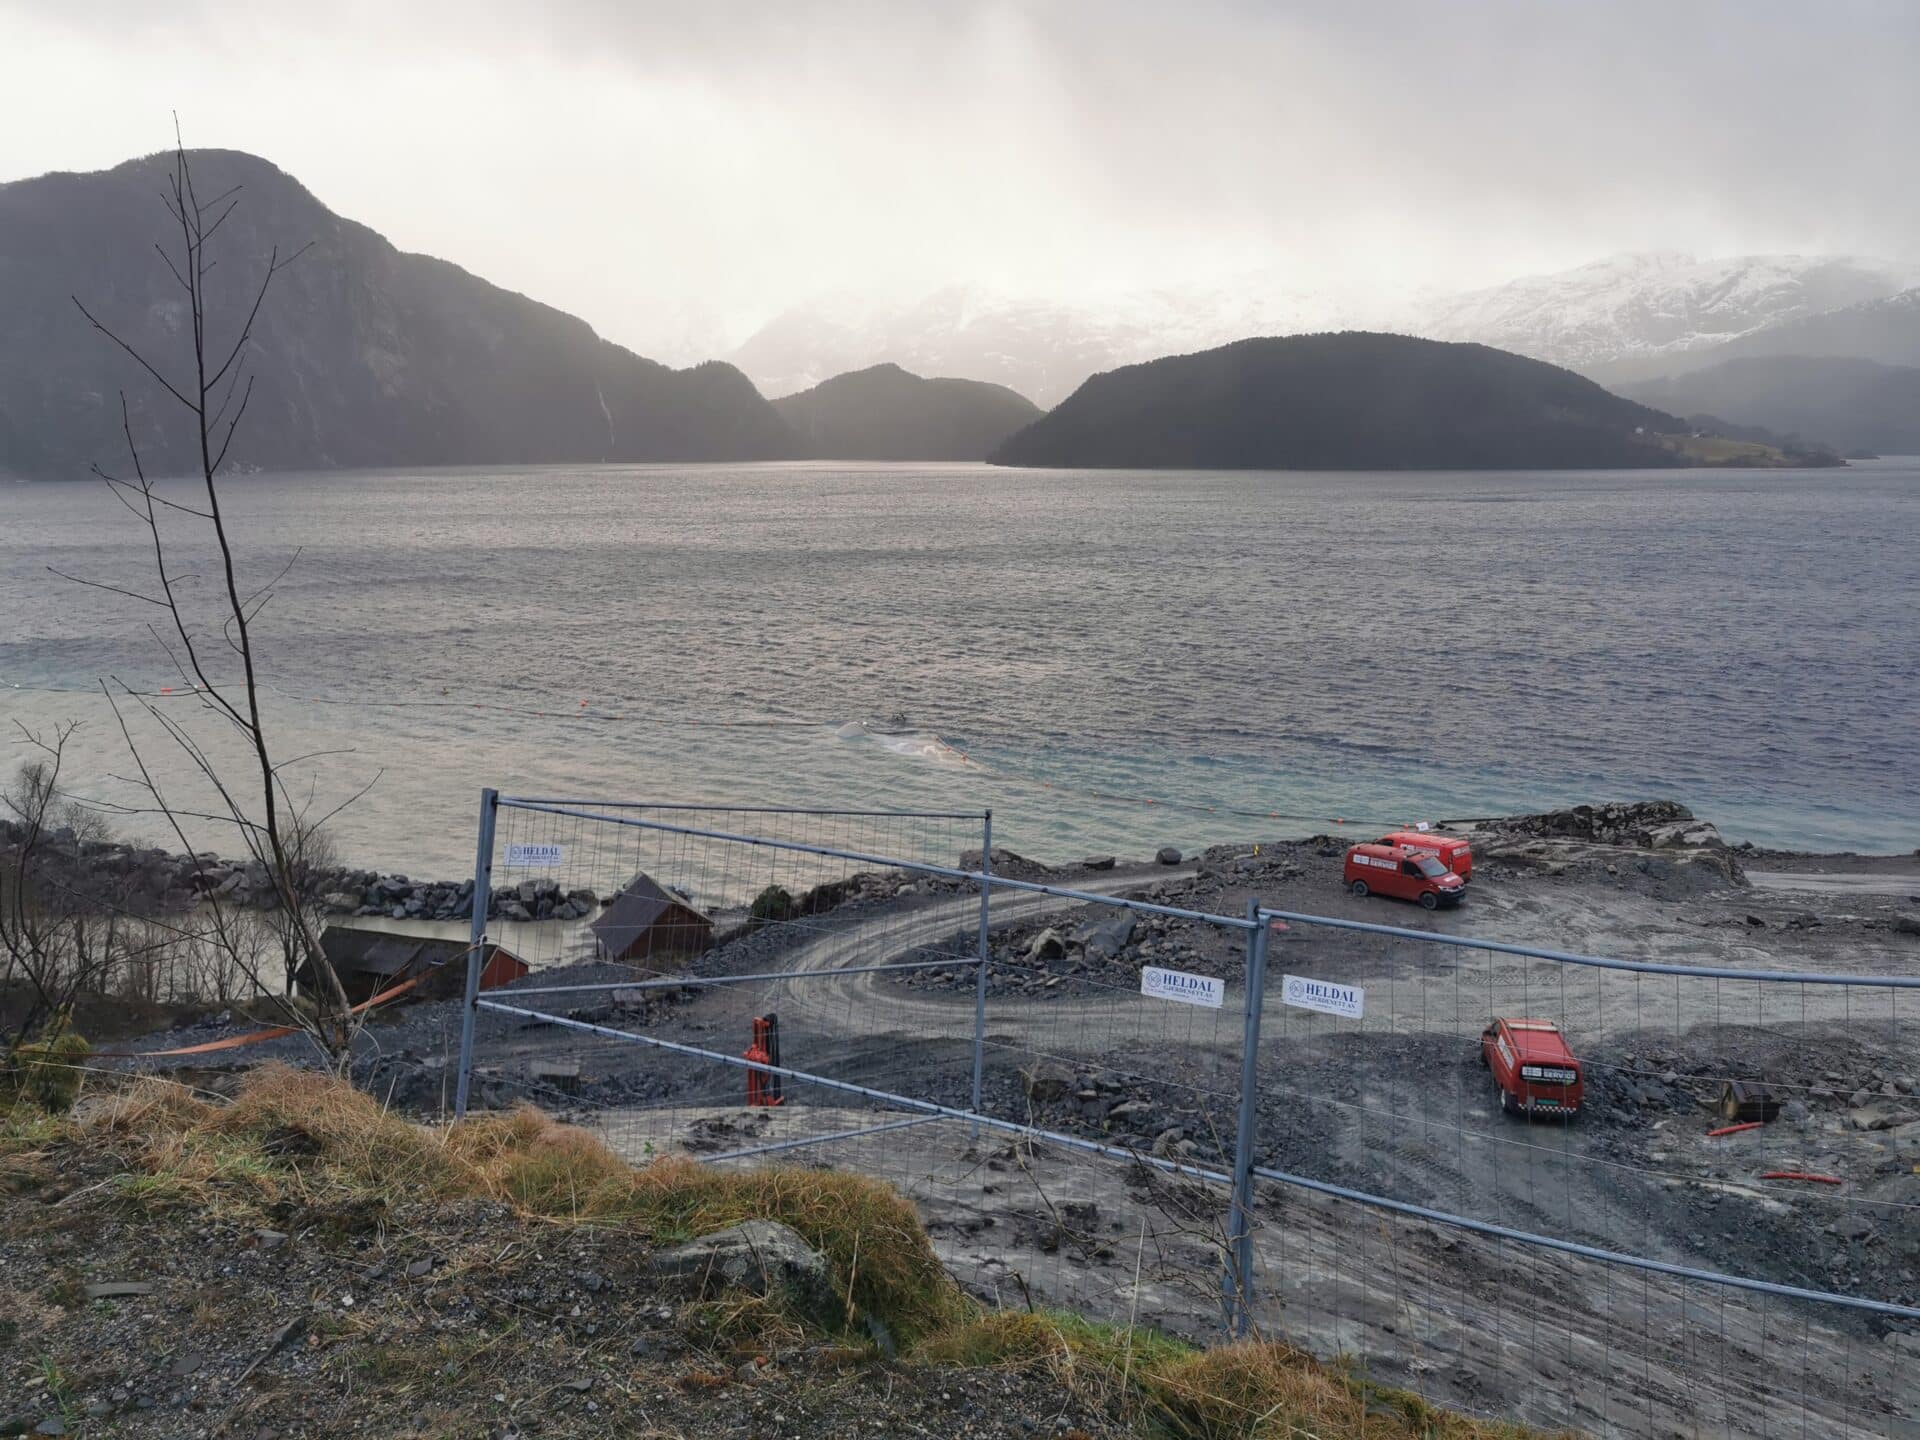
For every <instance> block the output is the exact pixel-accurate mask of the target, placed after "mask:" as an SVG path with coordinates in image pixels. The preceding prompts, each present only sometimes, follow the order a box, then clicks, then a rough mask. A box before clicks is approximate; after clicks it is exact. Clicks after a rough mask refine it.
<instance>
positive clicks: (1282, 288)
mask: <svg viewBox="0 0 1920 1440" xmlns="http://www.w3.org/2000/svg"><path fill="white" fill-rule="evenodd" d="M1390 306H1391V302H1390V301H1381V302H1378V303H1376V304H1370V305H1369V307H1368V308H1366V309H1365V310H1364V311H1362V310H1360V309H1357V308H1355V307H1353V306H1351V305H1348V304H1343V303H1342V302H1341V301H1339V300H1338V299H1337V298H1335V297H1333V296H1330V295H1327V294H1323V293H1317V292H1314V291H1311V290H1301V289H1298V288H1296V287H1292V286H1289V285H1288V284H1287V283H1285V281H1284V278H1283V277H1276V276H1273V275H1248V276H1242V277H1239V278H1238V279H1237V280H1236V281H1235V282H1233V283H1231V284H1226V285H1217V286H1210V287H1185V288H1176V287H1166V288H1160V289H1153V290H1145V291H1132V292H1125V293H1115V294H1109V295H1106V296H1103V297H1100V298H1098V299H1088V300H1075V301H1061V300H1055V299H1043V298H1039V297H1035V296H1031V295H1020V294H1015V293H1011V292H1007V291H1001V290H994V289H990V288H987V287H984V286H978V285H951V286H947V287H946V288H944V289H941V290H938V291H935V292H934V293H933V294H931V295H927V296H925V297H923V298H921V299H919V300H916V301H912V302H910V303H904V304H891V303H876V302H871V301H863V300H859V299H856V298H854V297H851V296H846V295H829V296H823V297H819V298H817V299H815V300H812V301H810V302H808V303H807V304H804V305H800V306H797V307H795V308H793V309H791V310H787V311H785V312H783V313H782V314H780V315H778V316H776V317H775V318H774V319H773V320H771V321H769V322H768V323H767V324H766V325H764V326H763V327H761V329H760V330H759V331H757V332H756V333H755V334H754V335H753V336H751V337H750V338H749V339H748V340H747V341H746V342H745V343H744V344H742V345H741V346H740V347H739V348H738V349H736V350H735V351H734V352H733V353H732V355H731V356H729V358H730V359H731V360H732V362H733V363H734V364H736V365H738V366H739V367H740V368H741V369H742V370H744V371H746V373H747V374H748V375H750V376H752V377H753V379H754V382H755V383H756V384H757V385H759V386H760V387H761V389H762V390H763V391H765V392H766V393H767V394H769V395H787V394H791V393H793V392H795V391H798V390H804V389H806V388H807V387H809V386H812V385H817V384H819V383H820V382H821V381H822V380H824V379H826V378H827V377H828V376H830V375H837V374H839V373H841V372H843V371H847V370H860V369H864V368H866V367H868V366H871V365H877V364H883V363H890V364H895V365H899V366H901V367H902V368H904V369H906V370H908V371H910V372H912V373H914V374H916V375H952V376H958V377H960V378H962V379H967V380H983V381H986V382H989V383H991V384H995V385H1004V386H1006V387H1007V388H1009V389H1011V390H1015V391H1017V392H1019V393H1020V394H1022V395H1030V396H1032V397H1033V399H1034V400H1035V401H1036V402H1037V403H1038V404H1040V405H1041V406H1043V407H1044V406H1048V405H1055V404H1058V403H1059V402H1060V401H1061V400H1062V399H1064V398H1065V397H1066V396H1068V395H1070V394H1072V393H1073V391H1074V390H1075V389H1076V388H1077V387H1078V386H1079V385H1080V383H1081V382H1082V381H1083V380H1085V379H1086V378H1087V377H1088V376H1089V375H1093V374H1096V373H1098V372H1100V371H1103V370H1112V369H1114V368H1116V367H1118V366H1121V365H1132V364H1137V363H1138V362H1140V361H1142V360H1152V359H1156V358H1158V357H1159V356H1162V355H1174V354H1185V353H1188V352H1191V351H1194V350H1203V349H1206V348H1208V347H1209V346H1214V345H1223V344H1225V343H1227V342H1228V341H1230V340H1238V339H1241V338H1243V337H1245V336H1248V335H1273V334H1282V333H1287V332H1290V331H1296V330H1302V329H1315V330H1325V329H1329V328H1339V327H1343V326H1353V325H1359V324H1363V323H1372V322H1373V321H1375V320H1376V318H1378V317H1379V316H1381V315H1384V314H1385V313H1386V312H1387V310H1388V309H1389V308H1390Z"/></svg>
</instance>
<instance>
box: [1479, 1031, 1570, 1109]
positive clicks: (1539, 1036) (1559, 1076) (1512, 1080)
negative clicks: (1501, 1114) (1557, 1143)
mask: <svg viewBox="0 0 1920 1440" xmlns="http://www.w3.org/2000/svg"><path fill="white" fill-rule="evenodd" d="M1480 1063H1481V1064H1482V1065H1484V1066H1486V1067H1487V1068H1488V1069H1489V1070H1491V1071H1492V1072H1493V1086H1494V1091H1495V1093H1497V1094H1498V1095H1499V1097H1500V1108H1501V1109H1502V1110H1504V1111H1506V1112H1507V1113H1508V1114H1509V1115H1559V1116H1564V1117H1565V1118H1567V1119H1572V1118H1573V1117H1574V1116H1575V1115H1577V1114H1579V1113H1580V1098H1581V1093H1582V1084H1581V1079H1580V1062H1579V1061H1578V1060H1576V1059H1574V1058H1573V1052H1572V1051H1571V1050H1569V1049H1568V1048H1567V1042H1566V1040H1565V1038H1564V1037H1563V1036H1562V1035H1561V1034H1560V1027H1559V1026H1558V1025H1556V1024H1554V1023H1553V1021H1551V1020H1502V1019H1498V1018H1496V1019H1495V1020H1493V1021H1492V1023H1490V1024H1489V1025H1488V1026H1487V1028H1486V1029H1485V1030H1483V1031H1482V1032H1481V1033H1480Z"/></svg>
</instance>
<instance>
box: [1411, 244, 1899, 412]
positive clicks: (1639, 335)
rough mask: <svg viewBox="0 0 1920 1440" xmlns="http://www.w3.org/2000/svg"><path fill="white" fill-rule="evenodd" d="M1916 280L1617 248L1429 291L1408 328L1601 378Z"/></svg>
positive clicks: (1834, 262) (1654, 369)
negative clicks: (1468, 287) (1587, 259)
mask: <svg viewBox="0 0 1920 1440" xmlns="http://www.w3.org/2000/svg"><path fill="white" fill-rule="evenodd" d="M1915 283H1920V273H1916V270H1915V267H1913V266H1901V265H1897V264H1893V263H1890V262H1886V261H1878V260H1862V259H1851V258H1844V257H1842V258H1834V257H1826V256H1804V255H1743V256H1738V257H1736V258H1733V259H1722V260H1699V259H1695V258H1694V257H1693V256H1690V255H1676V254H1666V253H1655V254H1639V255H1619V256H1615V257H1613V258H1612V259H1608V260H1600V261H1596V262H1594V263H1593V264H1590V265H1582V266H1580V267H1578V268H1577V269H1573V270H1566V271H1562V272H1560V273H1558V274H1553V275H1538V276H1531V277H1528V278H1526V279H1522V280H1515V281H1513V282H1511V283H1509V284H1505V285H1499V286H1495V287H1493V288H1492V289H1487V290H1478V291H1473V292H1471V293H1468V294H1465V295H1459V296H1454V297H1452V298H1450V299H1442V300H1437V301H1433V302H1429V303H1428V304H1427V305H1425V306H1424V307H1420V313H1418V314H1416V315H1414V316H1412V317H1410V319H1409V322H1408V324H1407V327H1406V328H1409V329H1411V330H1413V331H1414V332H1415V333H1416V334H1420V335H1425V336H1429V337H1431V338H1433V339H1436V340H1475V341H1478V342H1480V343H1481V344H1483V345H1493V346H1496V347H1498V348H1500V349H1503V350H1512V351H1514V352H1516V353H1518V354H1522V355H1530V356H1532V357H1533V358H1535V359H1537V360H1547V361H1551V362H1552V363H1553V364H1556V365H1564V366H1566V367H1567V368H1568V369H1572V370H1578V371H1580V372H1581V373H1582V374H1584V375H1588V376H1591V377H1592V378H1593V379H1596V380H1599V381H1600V382H1601V383H1602V384H1610V383H1612V382H1613V381H1616V380H1626V379H1647V378H1652V377H1654V376H1657V375H1661V374H1665V373H1668V372H1670V371H1672V370H1673V369H1675V368H1677V366H1676V362H1675V357H1677V356H1684V355H1703V354H1706V353H1709V352H1713V351H1715V350H1716V347H1721V346H1724V345H1726V343H1727V342H1729V341H1734V340H1740V339H1742V338H1743V337H1754V338H1755V339H1756V340H1758V341H1759V342H1760V343H1763V344H1765V343H1769V341H1770V338H1771V337H1774V336H1777V335H1779V334H1780V333H1781V331H1782V330H1784V329H1786V328H1788V327H1791V326H1793V325H1794V324H1796V323H1807V322H1809V321H1810V319H1811V317H1817V316H1821V315H1824V314H1826V313H1828V312H1831V311H1836V310H1841V309H1844V308H1845V307H1848V306H1855V305H1861V304H1864V303H1868V302H1874V301H1880V300H1884V299H1885V298H1886V297H1888V296H1890V295H1893V294H1895V293H1897V292H1898V291H1899V290H1900V289H1901V288H1902V287H1903V286H1906V285H1912V284H1915ZM1769 353H1781V352H1778V351H1770V352H1769Z"/></svg>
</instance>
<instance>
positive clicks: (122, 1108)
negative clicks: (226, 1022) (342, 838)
mask: <svg viewBox="0 0 1920 1440" xmlns="http://www.w3.org/2000/svg"><path fill="white" fill-rule="evenodd" d="M49 1123H51V1124H52V1125H54V1126H55V1127H57V1128H58V1131H59V1133H60V1134H62V1135H64V1136H65V1137H66V1138H67V1139H69V1140H71V1139H79V1140H81V1141H83V1142H84V1143H90V1144H94V1145H98V1146H102V1147H106V1148H109V1149H111V1150H113V1151H114V1152H116V1153H117V1154H118V1155H119V1156H120V1157H121V1159H122V1160H123V1161H124V1162H125V1163H126V1165H127V1167H128V1169H127V1172H126V1173H124V1174H123V1175H121V1176H120V1177H119V1179H118V1181H117V1184H118V1186H119V1194H120V1195H121V1196H122V1197H123V1198H124V1199H125V1200H127V1201H130V1202H133V1203H135V1204H138V1205H140V1206H143V1207H154V1206H176V1205H179V1206H186V1205H193V1206H204V1207H242V1208H250V1207H259V1206H262V1205H270V1204H273V1203H276V1202H279V1201H284V1200H289V1199H291V1200H297V1201H298V1202H300V1203H301V1204H303V1205H307V1206H314V1207H326V1206H335V1207H345V1206H353V1205H359V1206H374V1207H383V1208H384V1207H397V1205H398V1204H399V1202H401V1201H403V1200H408V1199H412V1200H419V1199H422V1198H426V1199H455V1198H487V1199H493V1200H497V1201H500V1202H503V1203H505V1204H508V1205H511V1206H513V1207H514V1208H516V1209H517V1210H519V1211H520V1212H522V1213H523V1214H526V1215H528V1216H532V1217H538V1218H540V1219H543V1220H547V1221H553V1222H557V1223H564V1224H591V1225H603V1226H619V1227H622V1228H628V1229H632V1230H635V1231H638V1232H640V1233H643V1234H645V1235H646V1236H647V1237H648V1238H649V1239H651V1240H654V1241H656V1242H659V1243H675V1242H677V1241H680V1240H683V1239H687V1238H690V1237H694V1236H699V1235H704V1234H710V1233H712V1232H713V1231H716V1230H720V1229H724V1228H726V1227H727V1226H730V1225H733V1224H737V1223H739V1222H740V1221H743V1220H749V1219H770V1220H777V1221H780V1222H782V1223H784V1224H786V1225H789V1226H791V1227H792V1228H793V1229H794V1230H796V1231H797V1232H799V1234H800V1235H801V1236H803V1237H804V1238H805V1239H806V1240H807V1241H808V1243H809V1244H811V1245H813V1246H814V1247H815V1248H816V1249H817V1250H819V1251H820V1252H821V1253H822V1254H823V1255H825V1256H826V1257H827V1258H828V1259H829V1260H830V1261H831V1262H832V1264H833V1267H834V1271H835V1274H836V1276H837V1277H838V1281H839V1283H840V1285H841V1287H842V1290H843V1293H844V1294H845V1295H846V1297H847V1305H848V1308H847V1329H848V1330H849V1331H850V1332H852V1331H855V1330H856V1322H857V1321H858V1320H859V1319H860V1318H861V1317H862V1315H863V1314H871V1315H873V1316H876V1317H878V1318H879V1319H880V1320H881V1321H883V1322H884V1323H885V1325H886V1326H887V1327H888V1329H889V1330H890V1331H891V1332H892V1334H893V1336H894V1337H895V1339H896V1340H897V1341H898V1342H899V1343H900V1345H901V1346H902V1348H903V1349H907V1350H910V1351H912V1353H913V1358H914V1359H915V1360H916V1361H918V1362H921V1363H927V1364H938V1365H955V1366H966V1367H986V1366H992V1367H1004V1368H1008V1369H1017V1370H1031V1371H1041V1372H1045V1373H1048V1374H1051V1375H1053V1376H1054V1377H1056V1378H1057V1379H1058V1380H1059V1381H1060V1382H1062V1383H1063V1384H1064V1385H1065V1386H1066V1387H1068V1388H1069V1389H1070V1390H1072V1391H1073V1392H1074V1393H1075V1394H1077V1395H1079V1396H1080V1397H1082V1398H1083V1399H1085V1400H1087V1401H1088V1402H1089V1403H1091V1404H1093V1405H1097V1406H1099V1407H1101V1408H1105V1409H1108V1410H1110V1411H1112V1412H1114V1413H1118V1414H1123V1415H1127V1416H1130V1417H1131V1418H1132V1419H1134V1420H1135V1421H1137V1422H1138V1424H1139V1425H1140V1426H1141V1427H1142V1428H1143V1429H1145V1430H1147V1431H1148V1432H1150V1433H1156V1434H1159V1435H1163V1436H1168V1437H1173V1440H1264V1437H1287V1440H1293V1437H1301V1440H1305V1437H1314V1440H1518V1437H1522V1436H1525V1435H1527V1434H1529V1433H1531V1432H1526V1431H1522V1430H1519V1429H1516V1428H1513V1427H1509V1426H1502V1425H1494V1424H1488V1423H1484V1422H1478V1421H1472V1420H1467V1419H1464V1418H1462V1417H1460V1416H1457V1415H1452V1414H1449V1413H1446V1412H1443V1411H1439V1410H1435V1409H1432V1408H1430V1407H1428V1406H1426V1405H1425V1404H1424V1403H1423V1402H1421V1401H1420V1400H1418V1399H1417V1398H1415V1397H1413V1396H1411V1395H1406V1394H1403V1393H1400V1392H1394V1391H1388V1390H1385V1389H1382V1388H1380V1387H1377V1386H1374V1385H1372V1384H1370V1383H1368V1382H1366V1381H1365V1380H1362V1379H1359V1378H1356V1377H1354V1376H1352V1375H1349V1374H1347V1373H1345V1372H1343V1371H1342V1370H1340V1369H1338V1368H1336V1367H1331V1366H1327V1365H1323V1364H1321V1363H1320V1362H1318V1361H1316V1360H1314V1359H1313V1358H1312V1357H1311V1356H1308V1355H1305V1354H1303V1353H1301V1352H1299V1351H1295V1350H1292V1349H1290V1348H1288V1347H1286V1346H1283V1345H1275V1344H1242V1345H1233V1346H1226V1347H1222V1348H1219V1349H1213V1350H1198V1349H1195V1348H1193V1347H1191V1346H1188V1345H1185V1344H1182V1343H1180V1342H1178V1341H1174V1340H1170V1339H1168V1338H1166V1337H1164V1336H1161V1335H1158V1334H1156V1333H1154V1332H1151V1331H1141V1330H1119V1329H1113V1328H1111V1327H1106V1326H1100V1325H1095V1324H1092V1323H1090V1322H1088V1321H1085V1320H1082V1319H1080V1318H1078V1317H1075V1316H1069V1315H1058V1314H1050V1313H1038V1314H1035V1313H1026V1314H1021V1313H1000V1314H993V1315H982V1314H980V1313H979V1311H978V1309H977V1307H976V1306H974V1305H973V1304H972V1302H970V1301H969V1300H968V1299H967V1298H966V1297H965V1296H964V1295H963V1294H962V1293H961V1292H960V1290H959V1289H958V1287H957V1286H955V1285H954V1283H953V1281H952V1280H951V1278H950V1277H949V1276H948V1275H947V1274H946V1272H945V1270H944V1269H943V1267H942V1266H941V1264H940V1262H939V1260H938V1258H937V1257H936V1256H935V1255H934V1252H933V1247H932V1245H931V1244H930V1243H929V1241H928V1239H927V1236H926V1232H925V1231H924V1230H923V1229H922V1228H921V1226H920V1223H919V1220H918V1218H917V1216H916V1215H915V1213H914V1211H913V1208H912V1206H911V1205H909V1204H908V1203H907V1202H906V1201H905V1200H903V1199H902V1198H901V1197H900V1196H899V1195H898V1194H897V1193H896V1192H895V1191H893V1190H892V1189H891V1188H890V1187H888V1186H885V1185H882V1184H880V1183H878V1182H875V1181H871V1180H868V1179H865V1178H863V1177H860V1176H856V1175H847V1174H837V1173H831V1172H820V1171H810V1170H793V1169H766V1170H758V1171H744V1172H722V1171H719V1170H714V1169H709V1168H707V1167H705V1166H702V1165H700V1164H698V1163H697V1162H694V1161H692V1160H687V1159H684V1158H679V1157H672V1158H664V1159H660V1160H656V1161H654V1162H653V1163H651V1164H649V1165H646V1166H643V1167H640V1168H637V1169H636V1168H634V1167H633V1166H630V1165H628V1164H627V1163H625V1162H624V1161H622V1160H620V1159H619V1158H618V1157H616V1156H615V1155H614V1154H613V1153H612V1152H611V1151H609V1150H608V1149H607V1148H606V1147H605V1146H604V1145H602V1144H601V1143H600V1142H599V1141H598V1140H597V1139H595V1138H594V1137H593V1136H591V1135H589V1134H587V1133H586V1132H585V1131H582V1130H578V1129H575V1128H572V1127H569V1126H564V1125H559V1124H556V1123H554V1122H553V1121H552V1120H551V1119H549V1118H547V1117H546V1116H544V1115H542V1114H541V1113H539V1112H538V1111H536V1110H532V1109H522V1110H517V1111H514V1112H511V1113H508V1114H497V1115H487V1116H483V1117H478V1118H475V1119H472V1120H469V1121H466V1122H464V1123H461V1124H458V1125H455V1126H453V1127H451V1128H449V1129H447V1130H433V1129H429V1128H426V1127H422V1126H418V1125H414V1124H412V1123H410V1122H408V1121H406V1120H403V1119H401V1118H399V1117H398V1116H395V1115H393V1114H390V1113H388V1112H386V1111H383V1110H382V1109H381V1108H380V1106H379V1105H378V1104H377V1103H376V1102H375V1101H374V1100H373V1099H372V1098H370V1097H369V1096H367V1095H364V1094H362V1093H360V1092H358V1091H356V1090H354V1089H353V1088H352V1087H350V1086H349V1085H346V1084H345V1083H343V1082H340V1081H337V1080H333V1079H330V1078H327V1077H323V1076H316V1075H313V1074H309V1073H303V1072H299V1071H294V1070H289V1069H284V1068H270V1069H263V1070H261V1071H259V1072H257V1073H256V1074H255V1075H254V1076H253V1077H252V1078H251V1079H250V1080H249V1081H248V1083H247V1084H246V1086H245V1087H244V1089H243V1090H242V1091H241V1093H240V1094H239V1096H238V1097H237V1098H236V1099H234V1100H233V1101H232V1102H231V1103H229V1104H217V1103H210V1102H208V1101H205V1100H202V1099H200V1098H198V1097H196V1096H194V1095H193V1094H192V1093H191V1092H189V1091H188V1090H186V1089H185V1088H183V1087H181V1086H178V1085H174V1084H170V1083H167V1082H163V1081H157V1080H144V1081H140V1082H138V1083H136V1084H134V1085H132V1086H130V1087H128V1088H127V1089H125V1090H123V1091H121V1092H120V1093H118V1094H116V1095H113V1096H111V1097H107V1098H104V1099H100V1100H97V1101H95V1102H93V1103H91V1104H90V1105H89V1106H87V1107H84V1108H83V1110H82V1111H81V1112H80V1113H79V1114H77V1115H76V1116H75V1117H74V1118H73V1119H71V1120H64V1121H58V1122H43V1123H36V1124H34V1125H25V1124H23V1123H21V1122H19V1121H17V1120H16V1121H14V1122H13V1125H14V1131H15V1133H17V1135H18V1142H17V1144H18V1153H21V1154H22V1155H24V1154H26V1153H29V1152H31V1153H35V1154H38V1153H39V1152H40V1151H41V1150H42V1149H44V1147H46V1146H47V1145H49V1144H52V1143H56V1141H55V1134H54V1131H53V1130H50V1129H49ZM0 1153H4V1151H3V1149H0ZM703 1317H704V1319H703ZM689 1319H690V1322H691V1323H694V1324H696V1325H706V1326H709V1327H710V1329H711V1332H712V1333H711V1337H710V1338H714V1339H720V1340H726V1341H731V1342H738V1343H744V1344H748V1345H751V1344H753V1343H755V1342H756V1341H757V1340H761V1339H774V1338H778V1339H780V1340H782V1341H786V1340H790V1339H791V1338H792V1335H791V1333H790V1332H788V1331H785V1330H783V1328H782V1327H786V1326H790V1325H791V1324H792V1319H791V1317H789V1316H783V1315H776V1314H772V1313H770V1312H769V1311H768V1310H767V1307H766V1305H765V1303H764V1302H758V1303H756V1304H753V1305H747V1306H744V1307H742V1306H734V1307H732V1308H729V1303H728V1301H726V1300H722V1301H718V1302H714V1303H713V1304H712V1305H709V1306H708V1307H705V1308H704V1309H703V1310H701V1311H700V1312H698V1313H696V1314H691V1315H690V1316H689ZM441 1358H442V1360H443V1361H444V1357H441Z"/></svg>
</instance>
